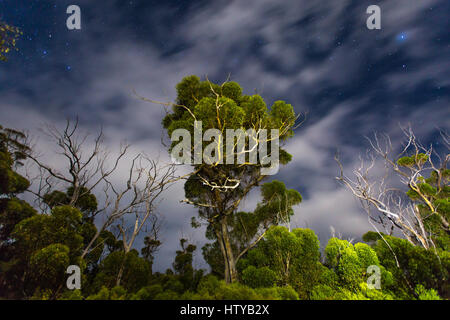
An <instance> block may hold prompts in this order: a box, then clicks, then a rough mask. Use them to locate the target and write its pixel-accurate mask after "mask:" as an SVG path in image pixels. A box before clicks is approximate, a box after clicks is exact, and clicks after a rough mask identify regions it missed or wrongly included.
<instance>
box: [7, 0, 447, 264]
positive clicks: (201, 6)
mask: <svg viewBox="0 0 450 320" xmlns="http://www.w3.org/2000/svg"><path fill="white" fill-rule="evenodd" d="M71 4H76V5H79V6H80V8H81V20H82V21H81V25H82V29H81V30H68V29H67V27H66V19H67V17H68V14H66V9H67V7H68V6H69V5H71ZM372 4H376V5H379V6H380V8H381V30H368V29H367V27H366V19H367V17H368V14H366V8H367V7H368V6H369V5H372ZM449 13H450V2H449V1H443V0H442V1H432V0H430V1H416V0H396V1H392V0H391V1H374V0H372V1H345V0H339V1H328V0H323V1H310V0H295V1H268V0H257V1H256V0H245V1H230V0H227V1H192V2H188V1H148V0H145V1H144V0H140V1H138V0H132V1H118V0H117V1H113V0H104V1H93V0H90V1H88V0H71V1H65V0H58V1H42V0H41V1H39V0H0V20H3V21H5V22H7V23H9V24H12V25H15V26H17V27H19V28H21V30H22V31H23V36H22V38H21V39H20V41H19V43H18V48H19V50H18V52H13V53H12V54H10V55H9V60H8V61H7V62H6V63H0V97H1V98H0V108H1V109H0V110H1V113H0V114H1V119H0V123H1V124H2V125H3V126H6V127H14V128H17V129H26V130H28V131H29V132H30V133H31V134H33V135H35V136H37V137H39V130H38V129H39V128H40V127H42V124H43V123H54V124H57V125H58V124H63V123H64V121H65V119H66V118H68V117H71V118H73V117H75V116H78V117H79V119H80V125H81V126H82V128H83V129H84V130H88V131H90V132H96V131H97V130H98V129H99V128H100V126H103V128H104V131H105V135H106V138H107V143H108V145H109V146H110V147H111V148H112V149H117V148H118V146H119V142H120V141H123V140H126V141H128V142H130V143H132V144H133V145H134V147H135V148H136V150H144V151H146V152H147V153H149V154H151V155H160V157H162V158H164V157H166V158H167V152H166V150H165V148H164V146H162V145H161V141H160V138H161V132H162V128H161V119H162V117H163V115H164V112H163V110H162V109H161V107H159V106H157V105H150V104H148V103H145V102H143V101H140V100H138V99H137V98H136V97H134V96H133V95H132V90H133V89H135V90H136V91H137V92H138V93H139V94H140V95H142V96H145V97H149V98H152V99H156V100H163V101H173V100H174V98H175V85H176V84H177V83H178V82H179V81H180V80H181V79H182V77H184V76H186V75H190V74H196V75H198V76H201V77H204V76H205V75H207V76H208V78H209V79H210V80H212V81H217V82H223V81H224V80H225V79H226V78H227V76H228V75H229V74H230V75H231V80H233V81H237V82H238V83H240V84H241V85H242V86H243V88H244V93H246V94H253V93H255V92H257V93H259V94H260V95H262V97H263V98H264V99H265V100H266V101H267V104H268V105H271V104H272V102H273V101H275V100H280V99H281V100H285V101H286V102H288V103H290V104H292V105H293V106H294V108H295V110H296V111H297V112H308V116H307V121H306V123H305V124H304V125H303V126H301V127H300V128H298V129H297V130H296V135H295V137H294V138H293V139H292V141H290V142H289V144H288V146H287V150H288V151H289V152H290V153H291V154H293V161H292V162H291V163H290V164H289V165H288V166H286V167H282V168H281V169H280V172H279V174H278V175H276V176H275V177H274V178H276V179H280V180H283V181H285V182H286V184H287V186H288V187H290V188H296V189H297V190H299V192H300V193H301V194H302V196H303V202H302V204H301V205H300V206H298V207H297V208H296V214H295V216H294V218H293V223H292V225H293V226H294V227H309V228H312V229H314V230H315V231H316V233H317V234H318V235H319V238H320V239H321V242H322V246H324V245H325V244H326V241H327V239H328V238H329V237H330V235H331V231H330V226H333V228H334V230H336V232H337V233H340V234H342V236H343V237H346V238H355V239H360V237H361V235H362V234H363V233H364V232H366V231H368V230H370V229H371V226H370V225H369V223H368V222H367V217H366V215H365V214H364V212H363V211H362V209H361V208H360V206H359V204H358V202H357V201H356V200H354V199H353V198H352V196H351V195H350V194H349V192H348V191H347V190H345V189H344V188H343V187H342V186H340V185H339V184H338V183H337V182H336V181H335V179H334V177H335V176H336V174H337V173H338V168H337V166H336V164H335V162H334V160H333V155H334V153H335V152H336V150H337V149H339V152H340V154H341V157H342V159H343V162H344V166H345V168H346V170H348V171H351V170H352V168H354V167H355V166H356V164H357V162H358V155H359V154H364V153H365V151H366V149H367V148H368V147H369V146H368V143H367V140H366V139H365V136H369V135H371V134H372V133H373V132H374V131H377V132H385V133H388V134H390V136H391V138H392V140H393V141H400V140H399V139H400V138H401V130H400V125H403V126H404V125H407V124H411V126H412V128H413V130H414V131H415V133H416V135H417V136H419V137H420V138H421V140H422V142H424V143H430V142H433V143H438V140H437V139H436V138H437V136H438V134H437V133H438V132H439V129H444V130H447V131H448V129H449V127H450V121H449V119H450V117H449V115H450V113H449V107H448V106H449V93H450V87H449V74H450V68H449V67H450V63H449V57H450V46H449V45H450V41H449V40H450V38H449V34H450V33H449V27H450V24H449V21H450V19H449ZM39 142H40V148H41V150H44V151H46V150H48V152H47V156H48V157H49V159H52V157H51V156H52V151H51V150H53V149H52V146H49V145H48V144H46V142H45V140H44V139H42V140H39ZM437 145H438V144H437ZM44 153H45V152H44ZM55 165H56V164H55ZM117 179H118V180H117V181H119V179H120V177H117ZM183 196H184V195H183V186H182V184H179V185H177V186H174V187H173V188H172V189H171V191H170V192H168V193H167V194H166V195H165V196H164V200H163V201H162V202H161V204H160V207H159V211H160V213H161V215H162V216H164V230H165V233H164V236H163V242H164V245H163V247H162V248H161V250H160V253H159V256H158V257H157V261H156V264H155V267H156V269H159V270H164V269H165V268H167V267H169V266H170V264H171V262H172V261H173V257H174V255H175V250H176V249H177V246H178V239H179V238H180V236H181V235H184V236H188V237H190V239H191V240H192V241H194V242H195V243H197V244H198V245H200V246H201V245H202V243H204V241H205V240H204V236H203V232H198V230H193V229H192V228H191V227H190V225H189V221H190V217H191V216H193V215H195V210H193V208H191V207H190V206H189V205H185V204H180V203H179V200H181V199H183ZM257 200H258V192H257V191H255V192H254V193H253V194H252V195H251V196H250V198H249V199H248V200H246V202H245V203H244V208H252V207H254V205H255V204H256V202H257ZM138 245H139V243H138ZM196 263H197V265H198V266H204V262H202V258H201V254H200V253H198V254H197V257H196Z"/></svg>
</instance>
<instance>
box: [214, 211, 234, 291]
mask: <svg viewBox="0 0 450 320" xmlns="http://www.w3.org/2000/svg"><path fill="white" fill-rule="evenodd" d="M215 231H216V236H217V241H218V242H219V245H220V250H221V251H222V256H223V259H224V265H225V282H226V283H232V282H236V281H237V270H236V260H235V258H234V253H233V250H232V248H231V242H230V238H229V235H228V226H227V220H226V217H224V218H222V220H221V221H220V228H217V229H216V230H215Z"/></svg>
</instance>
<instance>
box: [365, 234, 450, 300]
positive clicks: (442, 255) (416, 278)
mask: <svg viewBox="0 0 450 320" xmlns="http://www.w3.org/2000/svg"><path fill="white" fill-rule="evenodd" d="M388 244H389V246H388ZM373 249H374V250H375V252H376V254H377V256H378V259H379V261H380V263H381V264H382V265H383V266H384V268H386V270H387V271H388V272H390V273H391V274H392V278H391V280H392V283H391V284H390V285H389V288H390V290H392V291H394V292H396V295H397V296H399V297H417V293H416V292H415V291H414V290H413V289H412V288H414V287H415V286H417V285H419V284H420V285H422V286H424V287H425V288H427V289H434V290H436V291H437V292H438V293H439V295H441V296H442V297H446V298H447V297H449V292H450V287H449V271H450V253H449V252H448V251H443V250H441V249H436V250H434V249H432V250H426V249H425V248H422V247H419V246H414V245H412V244H411V243H410V242H408V241H407V240H405V239H400V238H396V237H392V236H387V235H385V236H384V237H383V239H379V240H377V242H376V243H375V244H374V245H373ZM397 261H398V264H397Z"/></svg>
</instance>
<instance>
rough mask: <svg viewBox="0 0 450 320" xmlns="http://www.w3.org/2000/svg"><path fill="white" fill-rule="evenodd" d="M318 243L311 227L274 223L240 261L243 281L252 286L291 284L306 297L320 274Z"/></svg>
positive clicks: (302, 296) (239, 266)
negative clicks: (290, 229) (290, 228)
mask: <svg viewBox="0 0 450 320" xmlns="http://www.w3.org/2000/svg"><path fill="white" fill-rule="evenodd" d="M319 246H320V244H319V240H318V238H317V236H316V235H315V234H314V232H313V231H312V230H309V229H294V230H293V231H292V232H289V230H288V229H287V228H285V227H281V226H273V227H271V228H270V229H269V230H268V231H267V232H266V235H265V237H264V240H262V241H260V242H259V243H258V245H257V246H256V247H255V248H253V249H251V250H250V251H249V252H248V254H247V256H246V258H245V259H242V260H241V261H240V262H239V265H238V268H239V269H240V270H242V273H241V278H242V280H243V283H244V284H247V285H249V286H251V287H254V288H258V287H270V286H273V285H278V286H286V285H291V286H293V288H294V289H296V291H297V292H298V294H299V295H300V297H301V298H303V299H305V298H307V297H308V296H309V294H310V291H311V290H312V288H313V286H314V285H315V284H317V283H318V279H319V277H320V274H321V266H320V262H319V258H320V252H319Z"/></svg>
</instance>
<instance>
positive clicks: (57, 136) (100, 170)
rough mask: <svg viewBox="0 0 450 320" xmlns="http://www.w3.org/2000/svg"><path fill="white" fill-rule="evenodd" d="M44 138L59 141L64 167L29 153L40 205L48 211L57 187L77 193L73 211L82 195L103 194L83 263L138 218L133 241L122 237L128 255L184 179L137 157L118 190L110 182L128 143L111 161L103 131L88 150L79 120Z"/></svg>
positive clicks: (71, 202) (53, 129) (171, 168)
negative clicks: (103, 240) (103, 239)
mask: <svg viewBox="0 0 450 320" xmlns="http://www.w3.org/2000/svg"><path fill="white" fill-rule="evenodd" d="M45 133H46V134H47V135H48V136H49V137H50V138H51V139H52V140H53V141H55V142H56V144H57V147H58V151H57V152H56V155H59V156H61V158H62V159H63V160H64V165H63V169H56V168H54V167H53V166H51V165H48V164H45V163H44V162H43V161H42V160H41V157H40V155H39V154H36V153H33V152H30V153H29V154H28V157H29V158H30V159H31V160H32V162H33V163H34V164H36V165H37V168H38V171H39V172H38V174H37V175H35V176H33V177H31V178H30V180H31V181H32V182H34V184H35V185H37V186H36V188H37V190H34V191H31V192H32V193H33V194H34V195H35V196H36V197H37V201H38V205H39V206H40V207H43V206H45V203H44V196H45V195H46V194H48V193H49V192H51V191H53V190H55V188H66V189H67V188H69V187H71V188H73V192H72V194H71V197H70V200H69V201H68V202H69V203H65V204H68V205H71V206H75V205H76V203H77V201H78V199H79V198H80V197H82V196H83V195H86V194H90V193H93V192H94V189H96V190H102V191H103V199H102V200H103V205H102V206H101V207H100V208H98V209H97V210H96V212H94V213H93V214H92V217H93V218H95V217H96V216H97V215H98V216H99V217H100V216H101V217H102V218H103V222H102V223H100V226H98V227H97V231H96V233H95V235H94V236H93V238H92V239H90V241H89V243H88V244H87V245H86V247H85V248H84V250H83V252H82V255H81V258H85V257H86V255H87V254H88V253H89V252H90V251H91V250H92V249H93V246H94V244H95V242H96V241H97V239H98V238H99V237H100V235H101V233H102V232H103V231H105V230H108V229H109V228H110V227H111V226H113V224H114V223H115V222H116V221H118V220H119V219H121V218H124V217H125V216H126V215H132V214H134V215H135V217H136V220H135V225H134V229H133V231H132V233H131V238H129V239H127V238H126V237H125V236H124V234H125V233H123V234H122V237H123V240H124V249H125V251H129V248H131V246H132V245H133V243H134V240H135V238H136V236H137V235H138V233H139V232H140V231H141V230H142V228H143V227H144V225H145V224H146V222H147V221H148V220H149V218H150V220H151V219H152V217H156V215H154V214H155V213H154V209H155V205H156V200H157V198H159V197H160V196H161V194H162V192H163V191H164V190H165V189H166V188H167V187H169V186H170V185H171V184H172V183H174V182H176V181H177V180H179V179H181V178H182V177H176V176H175V165H174V164H168V165H161V164H159V162H158V161H155V160H152V159H150V158H149V157H147V156H146V155H144V154H137V155H136V156H134V158H133V159H132V161H131V163H130V164H129V167H128V176H127V179H126V181H125V183H124V186H120V185H119V184H120V183H116V184H115V183H113V182H112V176H113V175H114V174H115V173H116V172H117V169H118V167H119V162H120V161H121V160H123V159H124V158H125V156H127V155H128V153H129V145H128V144H121V147H120V151H119V153H118V154H117V155H116V156H111V155H110V153H109V152H108V151H107V150H106V148H105V147H104V145H103V133H102V131H100V133H99V134H98V135H97V136H96V137H95V138H94V143H93V147H92V148H91V149H90V150H89V151H87V149H88V148H87V139H88V137H89V136H88V135H87V134H86V135H80V134H79V132H78V121H75V122H74V123H73V124H72V123H71V122H70V121H67V123H66V126H65V128H64V130H62V131H60V130H59V129H57V128H56V127H54V126H47V127H46V130H45ZM28 176H30V174H29V175H28ZM155 223H156V222H155Z"/></svg>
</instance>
